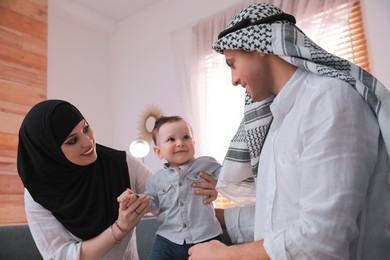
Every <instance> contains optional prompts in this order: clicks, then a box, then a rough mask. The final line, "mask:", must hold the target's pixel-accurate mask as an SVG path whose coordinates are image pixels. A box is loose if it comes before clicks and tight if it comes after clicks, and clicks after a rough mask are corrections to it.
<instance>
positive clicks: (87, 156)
mask: <svg viewBox="0 0 390 260" xmlns="http://www.w3.org/2000/svg"><path fill="white" fill-rule="evenodd" d="M61 150H62V152H63V153H64V155H65V157H66V158H67V159H68V160H69V161H71V162H72V163H74V164H77V165H81V166H86V165H89V164H91V163H93V162H94V161H96V159H97V153H96V141H95V135H94V133H93V130H92V128H90V127H89V125H88V123H87V122H86V121H85V120H84V119H83V120H81V121H80V122H79V123H78V124H77V125H76V127H75V128H74V129H73V130H72V132H71V133H70V134H69V135H68V137H67V138H66V139H65V142H64V143H63V144H62V145H61Z"/></svg>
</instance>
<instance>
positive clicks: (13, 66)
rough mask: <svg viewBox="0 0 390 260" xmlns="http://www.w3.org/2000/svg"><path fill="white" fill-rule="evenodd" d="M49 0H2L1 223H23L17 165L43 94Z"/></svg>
mask: <svg viewBox="0 0 390 260" xmlns="http://www.w3.org/2000/svg"><path fill="white" fill-rule="evenodd" d="M47 5H48V0H23V1H20V0H0V225H10V224H20V223H26V216H25V211H24V202H23V184H22V182H21V180H20V178H19V175H18V173H17V168H16V156H17V146H18V131H19V127H20V124H21V122H22V121H23V118H24V116H25V115H26V113H27V112H28V111H29V109H30V108H31V107H32V106H33V105H34V104H36V103H38V102H40V101H42V100H44V99H46V97H47Z"/></svg>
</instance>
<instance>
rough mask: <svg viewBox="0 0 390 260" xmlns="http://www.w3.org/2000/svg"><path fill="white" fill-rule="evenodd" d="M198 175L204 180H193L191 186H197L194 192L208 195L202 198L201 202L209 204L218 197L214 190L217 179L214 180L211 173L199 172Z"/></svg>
mask: <svg viewBox="0 0 390 260" xmlns="http://www.w3.org/2000/svg"><path fill="white" fill-rule="evenodd" d="M199 176H200V177H201V178H202V179H204V180H205V181H199V182H193V183H192V187H194V188H199V189H197V190H196V191H195V194H197V195H202V196H205V195H206V196H208V198H206V199H204V200H203V203H204V204H210V203H211V202H213V201H214V200H216V199H217V197H218V192H217V191H216V190H215V186H216V185H217V180H215V179H214V178H213V177H212V176H211V175H209V174H207V173H204V172H200V174H199Z"/></svg>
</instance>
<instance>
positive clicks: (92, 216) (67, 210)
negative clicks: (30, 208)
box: [17, 100, 130, 240]
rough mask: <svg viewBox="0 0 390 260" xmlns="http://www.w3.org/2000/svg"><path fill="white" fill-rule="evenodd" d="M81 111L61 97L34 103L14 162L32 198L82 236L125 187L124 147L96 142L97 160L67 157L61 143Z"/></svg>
mask: <svg viewBox="0 0 390 260" xmlns="http://www.w3.org/2000/svg"><path fill="white" fill-rule="evenodd" d="M83 119H84V117H83V116H82V114H81V113H80V112H79V111H78V110H77V108H76V107H74V106H73V105H71V104H70V103H68V102H66V101H62V100H46V101H43V102H41V103H38V104H37V105H35V106H34V107H33V108H32V109H31V110H30V111H29V112H28V113H27V115H26V117H25V118H24V120H23V122H22V125H21V127H20V130H19V145H18V156H17V167H18V172H19V176H20V178H21V179H22V182H23V184H24V187H26V188H27V190H28V191H29V192H30V194H31V196H32V197H33V199H34V200H35V201H36V202H38V203H39V204H41V205H42V206H43V207H45V208H46V209H48V210H49V211H51V212H52V214H53V215H54V217H55V218H57V219H58V220H59V221H60V222H61V223H62V224H63V225H64V226H65V227H66V228H67V229H68V230H69V231H70V232H71V233H72V234H74V235H75V236H77V237H79V238H81V239H83V240H87V239H90V238H93V237H95V236H96V235H98V234H100V233H101V232H103V230H105V229H106V228H107V227H109V226H110V225H111V224H112V223H113V222H114V221H115V220H116V219H117V217H118V208H119V205H118V202H117V200H116V198H117V197H118V196H119V195H120V194H121V193H122V192H123V191H124V190H125V189H126V188H128V187H130V179H129V172H128V167H127V163H126V153H125V152H124V151H117V150H114V149H111V148H108V147H105V146H102V145H99V144H96V151H97V155H98V157H97V160H96V161H95V162H94V163H92V164H90V165H87V166H80V165H76V164H73V163H71V162H70V161H69V160H68V159H67V158H66V157H65V155H64V154H63V153H62V151H61V145H62V143H63V142H64V141H65V139H66V138H67V136H68V135H69V134H70V133H71V131H72V130H73V129H74V127H75V126H76V125H77V124H78V123H79V122H80V121H81V120H83Z"/></svg>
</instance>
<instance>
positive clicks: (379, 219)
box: [189, 3, 390, 260]
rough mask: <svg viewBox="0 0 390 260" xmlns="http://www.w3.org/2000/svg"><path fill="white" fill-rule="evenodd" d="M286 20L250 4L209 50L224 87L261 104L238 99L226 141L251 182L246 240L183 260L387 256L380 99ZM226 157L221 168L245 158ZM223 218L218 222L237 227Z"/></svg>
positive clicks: (372, 85) (386, 142)
mask: <svg viewBox="0 0 390 260" xmlns="http://www.w3.org/2000/svg"><path fill="white" fill-rule="evenodd" d="M294 24H295V19H294V17H292V16H290V15H288V14H285V13H283V12H282V11H281V10H280V9H278V8H276V7H275V6H272V5H269V4H264V3H261V4H254V5H251V6H249V7H247V8H245V9H244V10H242V11H241V12H239V13H238V14H237V15H236V16H235V17H234V18H233V20H232V21H231V22H230V23H229V25H228V28H227V29H226V30H225V31H223V32H221V33H220V35H219V37H218V41H217V42H216V43H215V44H214V45H213V48H214V49H215V50H216V51H218V52H220V53H223V54H224V55H225V58H226V63H227V65H228V66H229V67H230V68H231V71H232V82H233V84H234V85H241V86H242V87H244V88H245V89H246V92H247V93H248V94H249V95H250V96H251V98H252V99H253V101H261V102H253V101H252V100H251V99H250V98H248V100H246V112H245V117H244V120H243V124H242V125H241V126H240V127H239V131H238V133H237V134H236V136H235V137H234V138H233V140H232V145H231V147H233V148H231V150H234V147H240V149H235V151H236V152H237V151H239V150H241V154H242V155H245V154H250V158H247V160H246V161H247V162H248V163H250V164H251V167H252V171H253V173H254V175H255V176H254V177H256V205H255V208H256V209H255V214H254V223H255V224H254V242H249V243H243V244H239V245H233V246H230V247H228V246H225V245H223V244H222V243H219V242H217V241H212V242H209V243H203V244H200V245H196V246H194V247H192V248H191V249H190V250H189V255H190V258H189V259H191V260H194V259H202V260H203V259H390V246H389V245H390V185H389V172H390V159H389V155H388V151H390V132H389V130H388V129H390V128H389V127H390V126H389V124H390V118H389V112H390V103H389V102H390V93H389V92H388V91H387V90H386V88H385V87H384V86H383V85H382V84H381V83H380V82H379V81H377V80H376V79H375V78H374V77H373V76H372V75H370V74H369V73H367V72H365V71H364V70H363V69H361V68H359V67H357V66H356V65H354V64H352V63H350V62H348V61H346V60H343V59H341V58H339V57H336V56H334V55H332V54H330V53H327V52H326V51H324V50H323V49H321V48H320V47H318V46H317V45H316V44H315V43H313V42H312V41H311V40H310V39H309V38H307V37H306V36H305V35H304V33H303V32H301V31H300V30H299V29H298V28H297V27H295V25H294ZM259 108H260V109H259ZM267 108H268V109H267ZM264 118H268V119H269V120H264ZM241 140H245V142H244V143H245V144H246V146H247V149H246V151H242V150H245V149H242V141H241ZM263 140H264V141H263ZM260 150H261V154H260ZM234 157H237V155H236V154H235V153H229V152H228V155H227V157H226V159H225V162H224V164H225V165H228V164H231V165H234V164H238V163H236V162H237V161H245V160H243V158H240V160H235V159H237V158H234ZM238 157H240V156H238ZM243 165H244V164H243ZM229 168H231V167H229ZM242 168H243V169H244V168H248V167H247V166H245V167H244V166H243V167H242ZM235 169H238V168H237V167H236V168H235ZM223 172H224V171H222V170H221V174H223ZM225 172H228V170H226V171H225ZM236 172H237V171H236ZM240 174H241V173H240ZM243 175H245V176H247V174H243ZM230 177H231V176H229V178H230ZM220 178H222V179H224V177H223V176H221V177H220ZM229 178H226V179H229ZM230 179H231V178H230ZM237 179H240V178H239V177H237ZM241 208H244V209H245V207H241ZM240 210H241V209H238V211H240ZM236 211H237V210H236ZM219 213H220V212H219ZM227 213H228V212H225V217H224V218H222V219H221V220H222V221H221V222H222V224H223V223H224V222H226V225H227V226H228V228H230V227H229V225H235V226H236V229H240V227H239V226H240V219H238V220H237V223H233V224H232V223H231V218H230V217H229V215H228V214H227ZM236 215H237V214H236ZM247 217H248V216H246V218H247ZM241 223H242V222H241ZM237 227H238V228H237ZM229 234H230V233H229Z"/></svg>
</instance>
